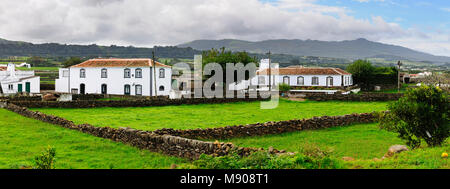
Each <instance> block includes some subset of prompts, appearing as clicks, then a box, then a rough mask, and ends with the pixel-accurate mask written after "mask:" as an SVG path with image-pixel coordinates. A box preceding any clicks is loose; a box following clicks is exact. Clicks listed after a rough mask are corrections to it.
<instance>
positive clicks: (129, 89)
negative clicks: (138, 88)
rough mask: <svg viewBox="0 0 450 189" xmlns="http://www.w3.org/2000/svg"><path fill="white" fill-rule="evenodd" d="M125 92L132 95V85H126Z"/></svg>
mask: <svg viewBox="0 0 450 189" xmlns="http://www.w3.org/2000/svg"><path fill="white" fill-rule="evenodd" d="M124 94H125V95H130V94H131V86H130V85H125V87H124Z"/></svg>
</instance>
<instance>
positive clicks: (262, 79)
mask: <svg viewBox="0 0 450 189" xmlns="http://www.w3.org/2000/svg"><path fill="white" fill-rule="evenodd" d="M258 84H259V85H265V84H266V77H265V76H259V77H258Z"/></svg>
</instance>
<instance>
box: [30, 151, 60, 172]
mask: <svg viewBox="0 0 450 189" xmlns="http://www.w3.org/2000/svg"><path fill="white" fill-rule="evenodd" d="M55 155H56V149H55V148H52V147H51V146H48V147H47V149H46V150H45V151H44V152H42V153H41V154H39V155H37V156H36V157H34V163H35V167H34V168H35V169H54V168H55V165H54V164H55Z"/></svg>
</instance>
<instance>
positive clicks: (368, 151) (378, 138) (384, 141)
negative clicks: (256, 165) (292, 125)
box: [226, 123, 450, 169]
mask: <svg viewBox="0 0 450 189" xmlns="http://www.w3.org/2000/svg"><path fill="white" fill-rule="evenodd" d="M226 142H232V143H233V144H236V145H238V146H246V147H258V148H259V147H263V148H265V149H267V148H269V147H271V146H272V147H274V148H276V149H279V150H282V149H284V150H287V151H291V152H299V151H300V152H301V151H302V149H303V148H308V146H309V147H311V146H315V147H318V148H320V149H322V150H330V151H331V156H332V157H335V158H337V159H342V158H343V157H352V158H355V161H350V162H345V167H346V168H358V169H361V168H362V169H449V168H450V164H449V162H448V159H443V158H441V154H442V153H443V152H447V153H448V152H450V139H449V140H447V142H446V143H445V144H444V145H443V146H441V147H434V148H431V147H426V144H423V147H421V148H419V149H415V150H412V151H409V152H403V153H401V154H398V155H396V156H394V157H392V158H388V159H385V160H383V161H374V158H379V159H381V157H383V156H384V154H386V152H387V151H388V149H389V147H390V146H392V145H396V144H404V142H403V141H402V140H400V139H399V138H397V137H396V134H395V133H391V132H387V131H384V130H380V129H379V128H378V126H377V124H376V123H374V124H359V125H353V126H345V127H334V128H328V129H322V130H310V131H299V132H293V133H284V134H278V135H267V136H259V137H246V138H235V139H230V140H228V141H226Z"/></svg>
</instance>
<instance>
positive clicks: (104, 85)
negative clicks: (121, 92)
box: [102, 84, 108, 94]
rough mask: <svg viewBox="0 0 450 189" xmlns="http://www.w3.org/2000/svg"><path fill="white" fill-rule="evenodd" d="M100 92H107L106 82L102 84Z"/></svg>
mask: <svg viewBox="0 0 450 189" xmlns="http://www.w3.org/2000/svg"><path fill="white" fill-rule="evenodd" d="M102 94H108V86H107V85H106V84H103V85H102Z"/></svg>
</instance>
